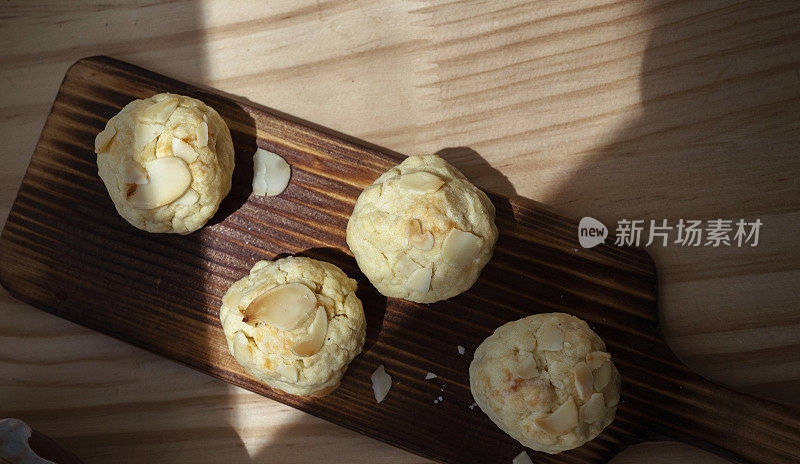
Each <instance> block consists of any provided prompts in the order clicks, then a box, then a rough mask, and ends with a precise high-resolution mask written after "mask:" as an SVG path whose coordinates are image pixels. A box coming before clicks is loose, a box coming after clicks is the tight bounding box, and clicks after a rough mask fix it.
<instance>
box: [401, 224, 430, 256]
mask: <svg viewBox="0 0 800 464" xmlns="http://www.w3.org/2000/svg"><path fill="white" fill-rule="evenodd" d="M405 233H406V239H408V243H409V245H411V246H413V247H414V248H416V249H418V250H430V249H431V248H433V234H431V233H430V232H427V231H426V232H423V230H422V222H420V220H419V219H409V220H408V221H407V222H406V229H405Z"/></svg>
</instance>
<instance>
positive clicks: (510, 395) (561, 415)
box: [469, 313, 620, 454]
mask: <svg viewBox="0 0 800 464" xmlns="http://www.w3.org/2000/svg"><path fill="white" fill-rule="evenodd" d="M605 350H606V345H605V343H603V340H601V339H600V337H598V336H597V334H595V333H594V332H593V331H592V330H591V329H590V328H589V326H588V325H587V324H586V322H584V321H583V320H581V319H578V318H577V317H574V316H570V315H569V314H564V313H550V314H536V315H534V316H528V317H525V318H523V319H520V320H517V321H513V322H509V323H507V324H505V325H503V326H501V327H500V328H498V329H497V330H496V331H495V332H494V333H493V334H492V335H491V336H489V337H488V338H487V339H486V340H484V341H483V343H481V345H480V346H479V347H478V349H477V350H475V358H474V359H473V360H472V363H471V364H470V366H469V383H470V388H471V389H472V396H473V397H474V398H475V402H476V403H478V406H480V408H481V410H483V412H485V413H486V415H488V416H489V418H491V419H492V421H493V422H494V423H495V424H497V426H498V427H500V428H501V429H502V430H503V431H504V432H506V433H507V434H509V435H511V436H512V437H513V438H515V439H516V440H518V441H519V442H520V443H522V444H523V445H525V446H527V447H529V448H532V449H535V450H537V451H544V452H546V453H550V454H556V453H560V452H562V451H566V450H570V449H573V448H577V447H579V446H581V445H583V444H584V443H586V442H587V441H589V440H592V439H594V438H595V437H596V436H597V435H598V434H599V433H600V432H601V431H602V430H603V429H604V428H605V427H606V426H608V425H609V424H610V423H611V422H612V421H613V420H614V414H615V412H616V410H617V403H618V402H619V391H620V376H619V372H618V371H617V368H616V367H614V363H612V362H611V355H610V354H608V353H607V352H606V351H605Z"/></svg>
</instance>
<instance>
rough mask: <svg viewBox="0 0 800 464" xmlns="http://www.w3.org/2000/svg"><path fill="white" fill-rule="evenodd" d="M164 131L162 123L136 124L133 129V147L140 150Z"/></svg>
mask: <svg viewBox="0 0 800 464" xmlns="http://www.w3.org/2000/svg"><path fill="white" fill-rule="evenodd" d="M162 132H164V125H163V124H136V128H135V129H134V130H133V148H134V150H136V151H137V152H140V151H142V150H143V149H144V147H146V146H147V144H149V143H150V142H152V141H153V140H155V139H156V138H157V137H158V136H159V135H161V133H162Z"/></svg>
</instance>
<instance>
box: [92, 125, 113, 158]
mask: <svg viewBox="0 0 800 464" xmlns="http://www.w3.org/2000/svg"><path fill="white" fill-rule="evenodd" d="M116 135H117V129H116V128H115V127H114V125H113V124H109V125H108V126H106V128H105V129H104V130H103V131H102V132H100V133H99V134H97V137H95V138H94V151H95V152H96V153H105V152H107V151H108V148H109V147H110V146H111V141H112V140H114V137H115V136H116Z"/></svg>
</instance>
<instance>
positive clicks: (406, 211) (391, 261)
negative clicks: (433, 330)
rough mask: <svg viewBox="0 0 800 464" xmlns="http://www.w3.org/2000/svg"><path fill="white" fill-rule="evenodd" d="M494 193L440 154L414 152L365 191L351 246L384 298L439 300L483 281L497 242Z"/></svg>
mask: <svg viewBox="0 0 800 464" xmlns="http://www.w3.org/2000/svg"><path fill="white" fill-rule="evenodd" d="M494 216H495V209H494V205H492V202H491V201H490V200H489V197H487V196H486V194H485V193H483V192H482V191H480V190H479V189H478V188H476V187H475V186H474V185H472V184H471V183H470V182H469V181H468V180H467V178H466V177H464V175H463V174H461V173H460V172H458V170H456V168H454V167H453V166H451V165H450V164H449V163H447V162H446V161H445V160H443V159H442V158H440V157H438V156H436V155H426V156H411V157H409V158H407V159H406V160H405V161H403V162H402V163H401V164H400V165H399V166H396V167H394V168H392V169H390V170H389V171H387V172H385V173H384V174H383V175H381V176H380V177H379V178H378V179H377V180H376V181H375V182H374V183H373V184H372V185H370V186H369V187H367V188H365V189H364V191H363V192H362V193H361V195H360V196H359V197H358V201H356V205H355V208H354V209H353V214H352V215H351V216H350V220H349V222H348V223H347V245H348V246H349V247H350V250H351V251H352V252H353V255H354V256H355V258H356V261H358V266H359V267H360V268H361V271H362V272H364V274H365V275H366V276H367V278H369V280H370V282H372V285H374V286H375V288H377V289H378V291H379V292H381V293H382V294H383V295H384V296H389V297H394V298H404V299H406V300H410V301H415V302H417V303H433V302H436V301H440V300H445V299H447V298H451V297H453V296H456V295H458V294H459V293H462V292H464V291H466V290H468V289H469V288H470V287H472V284H474V283H475V281H476V280H477V279H478V275H479V274H480V273H481V270H482V269H483V266H485V265H486V263H487V262H489V259H491V257H492V253H493V251H494V245H495V242H496V241H497V227H496V226H495V224H494Z"/></svg>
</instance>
